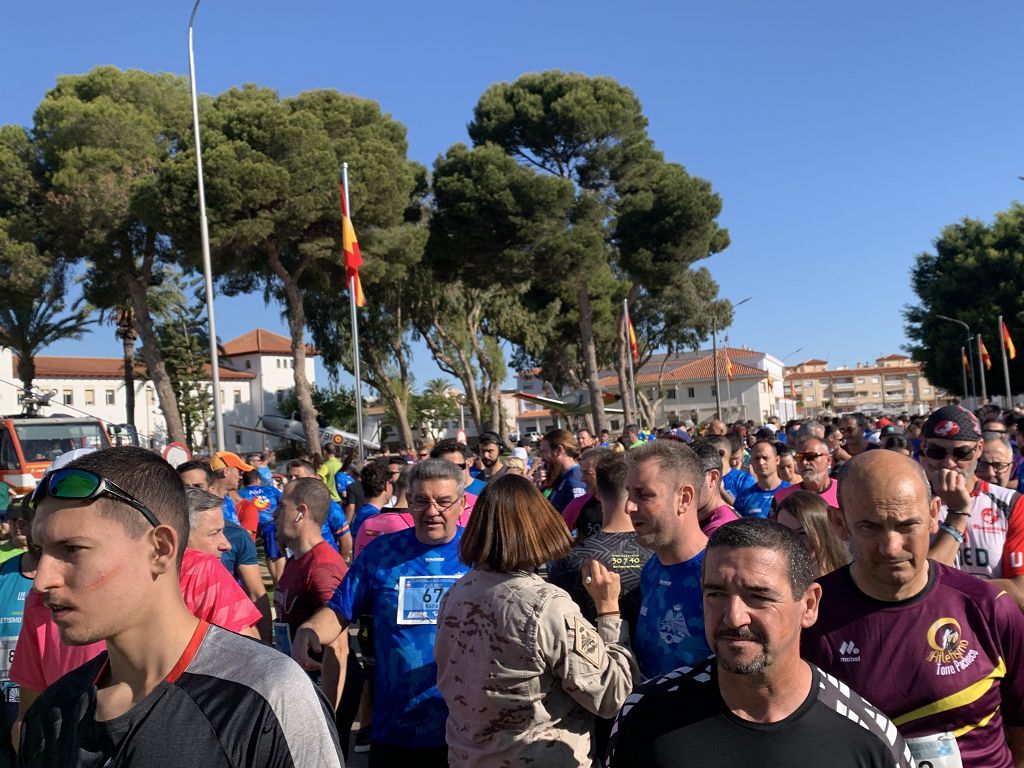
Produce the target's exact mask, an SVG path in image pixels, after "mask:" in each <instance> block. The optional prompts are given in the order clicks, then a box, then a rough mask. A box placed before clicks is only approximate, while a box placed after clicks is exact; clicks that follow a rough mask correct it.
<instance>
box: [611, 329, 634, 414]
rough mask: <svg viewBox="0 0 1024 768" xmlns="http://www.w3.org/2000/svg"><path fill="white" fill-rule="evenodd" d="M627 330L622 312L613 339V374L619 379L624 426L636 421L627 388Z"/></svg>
mask: <svg viewBox="0 0 1024 768" xmlns="http://www.w3.org/2000/svg"><path fill="white" fill-rule="evenodd" d="M628 339H629V328H628V327H627V325H626V313H625V312H623V313H622V315H621V318H620V321H619V333H618V334H617V335H616V337H615V373H616V375H617V376H618V379H619V395H620V397H621V398H622V413H623V418H624V419H625V421H624V422H623V423H624V424H634V423H636V421H637V418H636V414H635V413H634V412H633V399H632V398H631V397H630V386H629V358H627V357H626V355H630V354H632V353H633V351H632V350H631V349H630V348H629V343H628V341H627V340H628Z"/></svg>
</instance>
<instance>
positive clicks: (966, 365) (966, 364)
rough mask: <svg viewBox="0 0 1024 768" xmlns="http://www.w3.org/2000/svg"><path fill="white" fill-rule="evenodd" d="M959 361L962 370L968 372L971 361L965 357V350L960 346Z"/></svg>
mask: <svg viewBox="0 0 1024 768" xmlns="http://www.w3.org/2000/svg"><path fill="white" fill-rule="evenodd" d="M960 362H961V363H962V364H963V366H964V370H965V371H967V373H970V372H971V361H970V360H968V359H967V352H966V351H965V350H964V348H963V347H960Z"/></svg>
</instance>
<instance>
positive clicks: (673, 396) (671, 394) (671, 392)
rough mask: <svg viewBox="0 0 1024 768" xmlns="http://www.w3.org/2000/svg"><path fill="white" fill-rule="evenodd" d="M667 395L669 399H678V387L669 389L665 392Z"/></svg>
mask: <svg viewBox="0 0 1024 768" xmlns="http://www.w3.org/2000/svg"><path fill="white" fill-rule="evenodd" d="M665 397H666V398H667V399H669V400H675V399H676V388H675V387H672V388H671V389H669V390H668V391H667V392H666V393H665Z"/></svg>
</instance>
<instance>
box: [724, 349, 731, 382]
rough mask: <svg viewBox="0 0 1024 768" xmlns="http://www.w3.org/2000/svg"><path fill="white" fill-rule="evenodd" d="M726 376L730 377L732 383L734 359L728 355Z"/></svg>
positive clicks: (726, 357)
mask: <svg viewBox="0 0 1024 768" xmlns="http://www.w3.org/2000/svg"><path fill="white" fill-rule="evenodd" d="M725 375H726V376H728V377H729V381H732V358H731V357H729V354H728V353H726V355H725Z"/></svg>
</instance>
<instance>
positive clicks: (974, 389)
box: [935, 314, 978, 404]
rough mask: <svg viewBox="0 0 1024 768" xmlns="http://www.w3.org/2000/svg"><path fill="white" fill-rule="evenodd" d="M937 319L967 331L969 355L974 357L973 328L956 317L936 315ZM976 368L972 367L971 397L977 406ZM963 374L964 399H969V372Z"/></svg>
mask: <svg viewBox="0 0 1024 768" xmlns="http://www.w3.org/2000/svg"><path fill="white" fill-rule="evenodd" d="M935 317H937V318H939V320H945V321H947V322H950V323H956V324H957V325H960V326H963V328H964V330H965V331H967V353H968V354H969V355H971V357H973V356H974V352H973V349H972V346H971V345H972V342H973V340H974V334H973V333H971V326H969V325H968V324H967V323H965V322H964V321H963V320H957V319H956V318H955V317H947V316H946V315H939V314H936V315H935ZM960 367H961V368H963V365H961V366H960ZM974 368H975V366H973V365H972V366H971V397H973V398H974V402H975V404H977V402H978V388H977V384H976V383H975V380H974ZM962 373H963V379H964V397H965V398H966V397H967V371H962Z"/></svg>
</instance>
